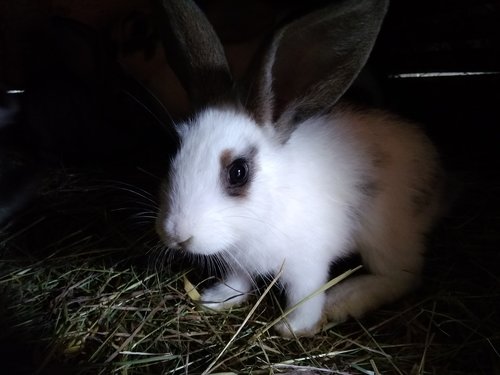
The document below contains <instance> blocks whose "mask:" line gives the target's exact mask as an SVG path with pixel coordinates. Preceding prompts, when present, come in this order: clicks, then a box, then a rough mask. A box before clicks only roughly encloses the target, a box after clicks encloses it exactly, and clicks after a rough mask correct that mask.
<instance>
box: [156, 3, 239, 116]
mask: <svg viewBox="0 0 500 375" xmlns="http://www.w3.org/2000/svg"><path fill="white" fill-rule="evenodd" d="M153 6H154V10H155V13H156V14H157V17H158V28H159V32H160V36H161V39H162V41H163V45H164V48H165V52H166V54H167V59H168V62H169V64H170V66H171V67H172V69H173V71H174V72H175V73H176V75H177V77H178V78H179V80H180V81H181V83H182V85H183V86H184V88H185V89H186V90H187V92H188V95H189V98H190V100H191V101H192V103H193V105H194V106H195V107H200V106H206V105H207V104H210V103H214V102H217V101H218V100H220V99H221V98H223V97H224V96H226V95H227V94H228V93H229V91H230V90H231V87H232V85H233V82H232V78H231V73H230V71H229V66H228V63H227V60H226V56H225V53H224V49H223V47H222V43H221V41H220V40H219V38H218V36H217V34H216V33H215V30H214V29H213V27H212V25H211V24H210V22H209V21H208V20H207V18H206V17H205V15H204V14H203V12H202V11H201V10H200V8H198V6H197V5H196V4H195V3H194V1H191V0H153Z"/></svg>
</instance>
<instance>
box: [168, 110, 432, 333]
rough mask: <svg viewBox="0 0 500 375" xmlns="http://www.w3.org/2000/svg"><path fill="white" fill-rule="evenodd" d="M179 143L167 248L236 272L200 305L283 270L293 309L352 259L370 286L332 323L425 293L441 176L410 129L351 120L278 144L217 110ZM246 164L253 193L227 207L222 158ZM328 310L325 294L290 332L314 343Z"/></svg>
mask: <svg viewBox="0 0 500 375" xmlns="http://www.w3.org/2000/svg"><path fill="white" fill-rule="evenodd" d="M181 134H182V136H181V138H182V147H181V150H180V152H179V153H178V155H177V157H176V158H175V159H174V161H173V164H172V170H171V174H172V175H171V183H172V185H171V186H170V187H169V191H168V198H169V202H170V203H169V204H168V207H169V208H168V214H169V215H168V218H167V219H166V221H165V222H164V223H163V225H164V226H165V228H166V232H167V233H169V234H171V235H172V237H171V238H169V239H168V241H170V242H167V243H170V244H172V241H173V242H176V243H183V242H185V241H186V240H188V239H189V241H188V243H185V244H184V246H183V247H184V249H185V250H186V251H189V252H191V253H195V254H203V255H209V254H222V256H223V257H224V259H225V260H226V261H227V262H228V263H229V264H230V265H231V268H232V272H231V274H230V275H229V276H228V280H226V281H225V283H226V287H225V286H223V285H216V286H215V287H213V288H212V289H209V290H208V291H206V292H205V294H204V295H203V300H204V301H206V302H207V305H208V306H210V307H213V308H222V307H227V306H229V305H232V304H235V303H239V302H242V301H243V300H244V299H245V298H246V294H247V293H248V292H249V291H250V288H251V285H252V282H251V280H252V278H253V277H254V276H256V275H262V274H276V273H277V272H278V271H279V270H280V269H282V271H283V273H282V282H283V284H284V286H285V289H286V290H287V296H288V300H289V305H294V304H296V303H298V302H300V301H301V300H302V299H304V298H305V297H307V296H308V295H309V294H311V293H313V292H314V291H315V290H317V289H319V288H320V287H321V286H322V285H323V284H324V283H326V282H327V280H328V271H329V267H330V264H331V262H335V260H338V259H339V258H341V257H343V256H345V255H346V254H348V253H350V252H352V251H354V250H359V251H360V253H361V255H362V259H363V262H364V264H365V266H366V267H367V268H368V270H369V271H370V272H371V273H372V274H370V275H364V276H360V277H357V278H353V279H352V280H348V281H346V282H344V283H343V284H340V285H338V286H336V287H334V288H333V289H332V290H331V291H329V293H328V297H326V298H327V300H328V303H329V306H328V309H326V310H325V313H326V314H327V315H329V316H330V317H331V318H332V319H335V320H345V319H346V318H347V317H348V316H356V317H359V316H361V315H362V314H363V313H364V312H365V311H367V310H369V309H373V308H375V307H378V306H379V305H380V304H381V303H384V302H388V301H391V300H393V299H395V298H397V297H399V296H400V295H401V294H402V293H404V292H406V291H407V290H408V289H410V288H412V287H413V286H415V285H416V284H417V282H418V280H419V273H420V268H421V265H422V252H423V249H424V239H425V238H424V234H425V233H426V232H427V231H428V230H429V227H430V224H431V223H432V221H433V219H434V218H435V216H436V213H437V212H438V207H439V203H438V202H439V195H440V194H439V188H438V186H436V185H435V184H437V183H438V182H439V179H438V177H439V174H440V167H439V164H438V161H437V155H436V152H435V150H434V148H433V147H432V145H431V144H430V142H429V141H428V140H427V138H426V137H425V136H424V135H423V134H421V133H420V131H419V130H418V129H417V128H416V127H415V126H414V125H413V124H408V123H404V122H402V121H401V120H399V119H397V118H395V117H393V116H389V115H387V114H385V113H383V112H381V111H368V112H367V111H364V112H356V111H351V110H349V109H348V108H347V109H345V110H341V111H338V112H335V114H332V115H324V116H320V117H313V118H310V119H308V120H306V121H304V122H303V123H301V124H300V125H298V126H297V128H296V130H295V131H294V132H293V134H292V135H291V136H290V138H289V140H288V141H287V142H286V143H284V144H281V143H280V140H279V137H278V136H277V134H276V132H275V131H274V128H273V127H272V126H270V125H264V126H259V125H257V124H256V123H255V122H254V121H253V120H252V119H251V118H250V117H248V116H246V115H245V114H244V113H241V112H238V111H236V110H228V109H210V110H207V111H204V112H201V113H200V114H199V115H198V116H197V118H196V119H195V120H193V121H192V122H191V123H190V124H189V125H186V126H185V127H184V131H183V132H181ZM200 140H202V141H201V142H200ZM240 157H247V158H249V164H250V165H251V167H250V173H251V174H252V177H251V181H250V182H249V183H248V185H247V186H246V187H245V191H244V193H242V194H241V196H229V195H228V193H227V191H226V190H225V187H224V181H223V178H221V176H223V175H224V173H225V172H224V170H225V162H224V158H229V159H230V160H231V161H232V160H235V159H237V158H240ZM250 159H251V160H250ZM226 163H227V162H226ZM200 166H203V167H200ZM429 184H430V185H429ZM357 284H363V285H357ZM324 303H325V296H324V295H322V294H320V295H318V296H316V297H315V298H313V299H312V300H310V301H309V302H308V303H306V304H303V305H302V306H301V308H299V309H297V311H296V312H295V313H292V316H291V318H290V324H291V325H292V329H293V330H294V331H296V332H300V333H307V332H311V331H314V330H315V329H316V328H317V327H316V325H317V324H318V322H319V321H320V318H321V315H322V314H323V306H324ZM294 316H295V317H297V320H298V321H297V322H296V323H294Z"/></svg>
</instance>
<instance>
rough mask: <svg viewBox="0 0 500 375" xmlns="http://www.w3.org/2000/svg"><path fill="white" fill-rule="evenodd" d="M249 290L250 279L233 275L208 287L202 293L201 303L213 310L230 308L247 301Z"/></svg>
mask: <svg viewBox="0 0 500 375" xmlns="http://www.w3.org/2000/svg"><path fill="white" fill-rule="evenodd" d="M249 291H250V283H249V281H248V280H246V279H242V278H238V277H236V276H232V277H230V278H229V279H228V280H226V281H225V282H219V283H217V284H215V285H213V286H212V287H210V288H208V289H206V290H205V291H204V292H203V293H202V294H201V303H202V305H203V306H205V307H207V308H209V309H212V310H223V309H228V308H230V307H232V306H235V305H239V304H241V303H243V302H245V301H246V300H247V299H248V296H249Z"/></svg>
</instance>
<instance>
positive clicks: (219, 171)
mask: <svg viewBox="0 0 500 375" xmlns="http://www.w3.org/2000/svg"><path fill="white" fill-rule="evenodd" d="M155 4H156V6H157V8H158V9H157V14H158V15H159V21H160V22H159V28H160V34H161V35H162V39H163V40H164V46H165V51H166V53H167V58H168V59H169V63H170V64H171V65H172V67H173V69H174V70H175V71H176V73H177V75H178V77H179V79H180V80H181V82H182V83H183V85H184V87H185V88H186V90H187V92H188V93H189V96H190V98H191V101H192V103H193V106H194V108H195V110H196V111H197V112H196V114H195V115H194V117H193V118H192V119H191V120H190V121H187V122H185V123H182V124H179V125H178V126H177V129H178V132H179V134H180V138H181V146H180V149H179V151H178V153H177V155H176V156H175V158H174V159H173V161H172V165H171V170H170V174H169V178H168V180H167V182H166V183H165V185H164V189H163V191H162V193H161V194H162V197H161V199H162V200H163V208H162V210H161V213H160V215H159V218H158V222H157V225H158V231H159V233H160V235H161V236H162V237H163V238H164V240H165V243H166V244H167V246H169V247H179V248H183V249H185V250H187V251H189V252H191V253H195V254H212V253H217V252H220V251H227V250H231V251H241V249H242V248H245V247H246V246H243V245H242V243H245V242H247V241H250V242H253V244H254V245H257V246H254V247H258V243H259V241H266V238H267V239H268V236H269V234H268V233H273V231H272V227H273V223H272V222H270V220H275V219H277V218H276V215H275V213H276V212H277V211H283V212H285V211H286V207H281V206H277V202H278V201H282V199H279V198H280V197H283V196H286V194H287V190H286V186H287V183H286V181H287V180H288V179H289V177H290V176H291V175H294V176H297V175H300V174H301V171H302V170H303V169H304V168H307V165H305V164H304V163H303V162H302V161H297V160H294V159H293V158H291V157H290V155H289V153H287V151H286V150H287V148H286V147H285V146H286V144H287V142H288V141H289V139H290V137H291V135H292V134H293V133H294V131H295V129H297V126H298V125H299V124H301V123H303V122H304V121H309V120H311V119H314V118H316V117H318V116H321V115H325V114H328V113H329V112H331V110H332V107H333V106H334V105H335V103H336V102H337V101H338V99H339V98H340V97H341V96H342V95H343V93H344V92H345V91H346V90H347V89H348V87H349V86H350V84H351V82H352V81H353V80H354V79H355V77H356V76H357V74H358V73H359V71H360V70H361V68H362V67H363V65H364V64H365V62H366V60H367V58H368V56H369V54H370V51H371V49H372V47H373V44H374V42H375V39H376V36H377V34H378V32H379V29H380V26H381V23H382V20H383V18H384V15H385V12H386V9H387V1H386V0H364V1H347V0H344V1H336V2H334V3H332V4H330V5H328V6H326V7H325V8H322V9H319V10H316V11H314V12H312V13H310V14H308V15H306V16H304V17H302V18H298V19H295V20H293V21H291V22H289V23H288V24H286V25H285V26H284V27H282V28H281V29H279V30H278V31H277V33H276V34H275V35H274V36H273V37H272V38H271V39H270V40H269V43H268V44H267V45H266V46H265V47H263V49H262V53H261V54H259V55H258V56H257V57H256V58H255V62H254V64H253V69H251V71H250V72H249V76H248V78H247V79H246V80H245V81H244V82H238V83H235V82H233V80H232V78H231V73H230V71H229V68H228V64H227V61H226V58H225V56H224V50H223V47H222V45H221V43H220V41H219V39H218V37H217V35H216V34H215V31H214V30H213V29H212V27H211V25H210V24H209V22H208V20H207V19H206V18H205V16H204V14H203V13H202V11H201V10H200V9H199V8H198V7H197V6H196V5H195V4H194V2H191V1H186V0H179V1H173V0H169V1H166V0H165V1H157V2H155ZM290 204H293V202H290ZM282 219H283V220H289V219H290V218H286V217H283V218H282ZM277 220H281V219H277ZM274 235H278V236H279V234H277V233H274Z"/></svg>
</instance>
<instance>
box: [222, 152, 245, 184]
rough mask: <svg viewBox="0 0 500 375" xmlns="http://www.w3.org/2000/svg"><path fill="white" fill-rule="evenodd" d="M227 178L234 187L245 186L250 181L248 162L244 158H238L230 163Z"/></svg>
mask: <svg viewBox="0 0 500 375" xmlns="http://www.w3.org/2000/svg"><path fill="white" fill-rule="evenodd" d="M227 178H228V181H229V184H230V185H231V186H232V187H239V186H243V185H245V184H246V183H247V182H248V163H247V161H246V160H245V159H244V158H239V159H236V160H235V161H233V162H232V163H231V165H229V167H228V170H227Z"/></svg>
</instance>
